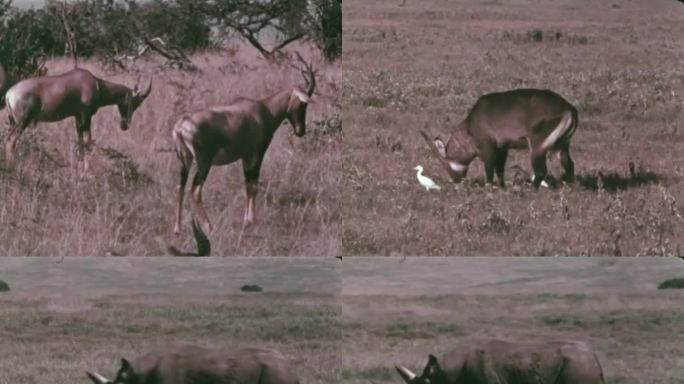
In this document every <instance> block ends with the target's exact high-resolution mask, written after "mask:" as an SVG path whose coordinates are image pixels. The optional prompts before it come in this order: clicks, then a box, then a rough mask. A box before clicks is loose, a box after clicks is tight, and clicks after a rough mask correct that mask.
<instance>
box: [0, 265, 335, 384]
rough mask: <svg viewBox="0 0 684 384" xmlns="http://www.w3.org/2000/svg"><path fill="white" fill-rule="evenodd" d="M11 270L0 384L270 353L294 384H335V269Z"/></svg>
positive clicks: (0, 334) (3, 299)
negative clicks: (204, 350) (163, 360)
mask: <svg viewBox="0 0 684 384" xmlns="http://www.w3.org/2000/svg"><path fill="white" fill-rule="evenodd" d="M22 259H23V260H19V261H11V262H10V261H7V262H3V263H2V266H0V279H2V280H3V281H5V282H7V283H8V284H9V286H10V288H11V291H10V292H0V318H2V321H1V322H0V357H1V358H0V383H14V384H32V383H42V382H49V383H55V384H71V383H86V382H89V380H88V378H87V377H86V376H85V371H86V370H95V371H98V372H99V373H101V374H103V375H105V376H107V377H110V378H111V377H113V376H114V374H115V373H116V370H117V369H118V368H119V364H120V363H119V362H120V358H121V357H126V358H135V357H137V356H139V355H141V354H143V353H144V352H146V351H148V350H150V349H154V348H157V347H163V346H164V345H168V344H172V343H178V342H185V343H192V344H198V345H202V346H208V347H264V348H274V349H277V350H279V351H280V352H282V353H283V354H284V355H285V356H286V357H287V358H288V359H289V360H290V361H291V362H292V364H293V366H294V368H295V370H296V372H297V373H298V374H299V376H300V378H301V380H302V383H322V384H326V383H327V384H334V383H340V382H341V380H340V377H339V369H338V367H339V350H338V349H339V341H340V339H341V331H340V328H339V326H338V324H339V321H340V316H341V308H340V306H339V304H338V303H337V295H338V293H339V289H340V281H339V277H338V276H339V273H338V272H337V271H336V268H337V266H336V265H335V264H336V263H337V261H335V260H334V259H333V260H329V259H327V260H326V261H323V260H321V261H318V262H317V261H315V260H311V259H308V260H302V259H298V258H292V259H283V258H278V260H272V259H270V258H259V259H250V260H247V259H244V258H234V259H233V258H231V259H229V260H226V259H219V258H212V259H205V260H202V261H198V260H187V259H177V258H176V259H173V260H169V259H168V258H136V259H130V258H128V259H121V258H109V259H107V260H105V259H103V258H96V259H92V258H90V259H85V258H79V257H75V258H66V259H65V260H64V262H63V263H61V264H57V263H54V262H52V259H47V258H40V260H43V262H42V263H41V262H40V261H37V260H36V259H35V258H33V259H26V258H22ZM222 260H225V261H222ZM274 274H278V275H280V274H283V275H284V276H286V277H284V278H283V277H281V278H279V279H273V275H274ZM227 276H230V278H229V279H228V278H227ZM304 282H307V283H308V284H305V283H304ZM243 284H256V285H259V286H260V287H262V288H263V292H261V293H243V292H241V290H240V287H241V286H242V285H243ZM54 287H59V289H55V288H54Z"/></svg>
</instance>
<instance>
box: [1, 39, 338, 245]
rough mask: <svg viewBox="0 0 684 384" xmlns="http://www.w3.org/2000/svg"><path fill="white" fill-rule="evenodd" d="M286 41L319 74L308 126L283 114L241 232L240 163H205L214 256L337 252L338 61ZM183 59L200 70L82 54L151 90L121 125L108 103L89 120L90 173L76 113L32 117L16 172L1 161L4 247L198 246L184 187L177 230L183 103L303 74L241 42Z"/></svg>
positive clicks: (107, 72) (63, 64) (272, 85)
mask: <svg viewBox="0 0 684 384" xmlns="http://www.w3.org/2000/svg"><path fill="white" fill-rule="evenodd" d="M292 49H296V50H297V51H300V52H301V53H302V54H303V56H304V58H305V59H306V60H307V61H310V62H312V63H313V65H314V67H315V69H316V70H317V71H318V74H317V89H316V94H315V96H314V100H315V103H314V104H312V105H311V106H310V107H309V108H308V111H307V122H308V123H307V134H306V135H305V136H304V137H303V138H301V139H299V138H296V137H295V136H294V135H293V133H292V127H291V126H290V125H289V123H287V122H285V123H284V124H283V125H282V126H281V127H280V129H279V130H278V131H277V132H276V135H275V137H274V139H273V142H272V143H271V146H270V148H269V150H268V152H267V153H266V157H265V159H264V163H263V167H262V171H261V183H260V187H261V189H260V191H259V195H258V197H257V201H256V218H257V223H256V224H255V225H254V226H251V227H248V228H247V229H245V230H244V231H243V229H242V219H243V213H244V209H245V204H246V197H245V187H244V181H243V180H244V177H243V172H242V166H241V165H240V163H239V162H238V163H234V164H231V165H229V166H222V167H214V168H212V170H211V171H210V173H209V177H208V180H207V183H206V184H205V189H204V193H203V202H204V206H205V208H206V210H207V213H208V215H209V217H210V219H211V220H212V224H213V225H214V230H213V231H212V232H210V233H208V236H209V239H210V240H211V245H212V254H213V255H236V254H239V255H246V256H250V255H264V254H267V255H333V254H339V253H341V242H340V238H341V236H340V221H341V218H340V213H339V201H338V193H337V192H338V190H339V185H340V170H339V167H338V164H339V162H340V156H341V155H340V151H341V106H340V102H341V100H340V97H341V92H340V91H339V84H340V82H341V74H342V72H341V66H340V63H339V61H338V62H337V63H328V62H326V61H325V60H323V59H322V58H321V57H320V54H319V53H318V51H317V50H314V49H311V48H309V46H304V45H293V46H292ZM191 60H192V61H193V62H194V64H196V65H197V66H198V67H199V68H200V72H182V71H177V70H172V69H161V68H160V64H162V63H163V61H160V60H159V59H158V58H157V57H154V56H151V57H147V58H143V59H139V60H138V61H137V62H136V63H134V64H133V65H132V66H131V67H130V69H128V70H126V71H121V70H117V71H114V70H111V69H106V68H104V67H103V65H102V64H101V62H99V61H97V60H94V59H93V60H82V61H80V62H79V66H80V67H83V68H86V69H88V70H90V71H92V72H93V73H94V74H95V75H96V76H100V77H102V78H105V79H108V80H111V81H114V82H119V83H122V84H125V85H127V86H129V87H131V88H132V87H133V86H134V85H135V84H136V81H137V79H138V78H140V81H141V82H142V83H144V82H146V81H147V79H149V77H150V76H153V79H154V83H153V89H152V94H151V95H150V96H149V98H148V99H147V100H146V101H145V102H144V103H143V104H142V106H141V107H140V108H139V109H138V110H137V111H136V113H135V115H134V116H133V120H132V124H131V127H130V129H129V130H128V131H126V132H122V131H121V130H120V129H119V114H118V111H117V110H116V107H108V108H105V109H102V110H100V111H99V112H98V114H97V115H96V116H95V117H94V119H93V126H92V132H93V139H94V141H95V145H96V147H95V149H94V151H93V154H92V156H91V172H90V173H89V174H88V175H87V176H86V177H82V174H81V171H80V170H79V167H78V162H77V159H76V129H75V124H74V121H73V119H68V120H64V121H62V122H59V123H39V124H38V125H37V126H36V127H35V128H31V127H29V128H28V129H27V130H26V131H25V132H24V134H23V135H22V137H21V138H20V140H19V144H18V147H17V154H18V161H17V162H16V163H17V164H16V165H15V166H13V168H12V169H9V168H8V167H6V166H5V164H0V196H2V204H0V254H9V255H105V254H109V255H159V254H165V253H166V247H167V245H169V244H174V245H176V246H179V247H180V248H182V249H185V250H193V249H194V247H195V245H194V242H193V239H192V234H191V230H190V201H189V199H188V198H187V194H186V201H185V203H186V204H185V215H184V219H185V221H184V223H183V224H184V227H183V232H181V234H180V236H178V237H176V236H174V235H173V217H174V209H175V208H174V207H175V199H176V185H177V184H178V179H179V163H178V161H177V159H176V155H175V153H174V151H173V145H172V140H171V128H172V126H173V124H174V123H175V122H176V121H177V120H178V119H179V118H180V116H181V115H182V114H184V113H186V112H192V111H195V110H199V109H202V108H208V107H212V106H221V105H226V104H228V103H229V102H230V101H231V100H232V99H235V98H237V97H239V96H243V97H250V98H253V99H259V98H263V97H266V96H269V95H271V94H272V93H275V92H278V91H280V90H281V89H283V88H285V87H292V86H294V85H303V79H302V76H301V74H300V73H299V71H298V70H297V69H296V68H292V67H291V66H289V65H288V62H280V63H271V62H269V61H266V60H265V59H263V58H262V57H261V56H259V55H258V53H256V51H255V50H254V49H253V48H251V47H248V46H246V45H241V44H234V45H232V46H229V47H227V48H226V49H223V50H220V51H216V52H208V53H197V54H195V55H193V56H191ZM292 63H293V64H295V63H296V61H293V62H292ZM47 68H48V74H57V73H61V72H64V71H67V70H69V69H71V68H72V64H71V61H69V60H66V59H53V60H50V61H49V62H48V64H47ZM6 120H7V119H6V111H2V112H0V121H1V122H0V128H1V129H0V132H2V136H4V134H5V132H6V126H7V123H6ZM193 168H194V167H193ZM193 174H194V170H193V171H191V174H190V177H191V178H192V176H193ZM189 184H190V183H189Z"/></svg>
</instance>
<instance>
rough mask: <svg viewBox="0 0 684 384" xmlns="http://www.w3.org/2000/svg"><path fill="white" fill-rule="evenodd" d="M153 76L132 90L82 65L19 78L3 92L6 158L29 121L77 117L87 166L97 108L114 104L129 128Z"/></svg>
mask: <svg viewBox="0 0 684 384" xmlns="http://www.w3.org/2000/svg"><path fill="white" fill-rule="evenodd" d="M151 90H152V79H150V82H149V83H148V85H147V87H145V89H144V90H142V91H141V90H140V89H139V88H138V86H137V85H136V86H135V88H134V89H133V90H131V89H130V88H128V87H126V86H124V85H121V84H116V83H112V82H110V81H107V80H103V79H100V78H97V77H95V76H94V75H93V74H92V73H90V72H88V71H87V70H85V69H80V68H77V69H73V70H71V71H69V72H66V73H63V74H61V75H55V76H41V77H33V78H29V79H26V80H23V81H20V82H18V83H17V84H15V85H14V86H12V87H11V88H10V89H9V90H8V91H7V94H6V95H5V99H6V102H7V108H8V110H9V118H10V132H9V134H8V136H7V138H6V140H5V159H6V161H7V163H11V162H12V159H13V151H14V146H15V145H16V142H17V139H18V137H19V135H20V134H21V133H22V132H23V130H24V129H25V128H26V127H27V126H28V125H29V124H34V125H35V124H37V123H38V122H55V121H61V120H64V119H66V118H68V117H72V116H73V117H74V118H75V119H76V132H77V133H78V148H79V150H78V153H79V160H80V161H82V162H84V170H87V169H88V161H87V158H85V160H84V157H85V156H84V150H87V149H88V148H89V146H90V142H91V134H90V123H91V120H92V117H93V115H95V113H96V112H97V111H98V109H100V108H102V107H105V106H108V105H116V106H117V107H118V108H119V113H120V114H121V123H120V127H121V130H122V131H125V130H127V129H128V126H129V123H130V120H131V117H132V116H133V112H135V110H136V109H137V108H138V107H139V106H140V104H142V102H143V101H144V100H145V98H147V96H149V95H150V91H151Z"/></svg>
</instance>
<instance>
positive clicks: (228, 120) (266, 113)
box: [172, 57, 316, 234]
mask: <svg viewBox="0 0 684 384" xmlns="http://www.w3.org/2000/svg"><path fill="white" fill-rule="evenodd" d="M300 60H301V61H302V62H303V59H301V57H300ZM304 65H305V70H302V75H303V76H304V80H305V82H306V85H305V88H301V87H299V86H295V87H288V88H286V89H284V90H281V91H279V92H277V93H275V94H272V95H271V96H268V97H266V98H263V99H260V100H252V99H248V98H245V97H240V98H237V99H236V100H235V101H234V102H233V103H232V104H230V105H227V106H222V107H213V108H209V109H205V110H201V111H197V112H194V113H190V114H186V115H184V116H182V117H181V118H180V119H179V120H178V121H177V122H176V124H175V125H174V127H173V131H172V137H173V141H174V144H175V150H176V155H177V156H178V159H179V160H180V182H179V183H178V187H177V189H178V205H177V210H176V223H175V227H174V233H176V234H178V233H179V232H180V226H181V216H182V209H183V198H184V195H185V186H186V183H187V180H188V173H189V171H190V167H191V166H192V164H193V162H196V163H197V170H196V172H195V176H194V178H193V180H192V186H191V199H192V209H193V214H194V216H195V217H197V219H198V221H199V222H200V227H203V228H205V230H211V228H212V226H211V223H210V222H209V218H208V217H207V214H206V212H205V210H204V207H203V206H202V186H203V185H204V182H205V181H206V179H207V175H208V174H209V169H211V167H212V166H213V165H217V166H220V165H227V164H231V163H233V162H235V161H237V160H242V170H243V174H244V177H245V187H246V195H247V205H246V209H245V215H244V219H243V226H247V225H250V224H252V223H253V222H254V216H255V214H254V200H255V198H256V195H257V188H258V183H259V172H260V170H261V164H262V162H263V160H264V155H265V154H266V150H267V149H268V146H269V144H270V143H271V139H273V135H274V133H275V131H276V129H278V127H279V126H280V125H281V123H282V122H283V120H285V119H287V120H288V121H289V122H290V124H291V125H292V127H293V130H294V134H295V136H297V137H302V136H304V134H305V132H306V108H307V106H308V104H309V103H310V102H311V97H312V96H313V92H314V89H315V87H316V76H315V71H314V70H313V68H312V66H311V65H309V64H306V63H304Z"/></svg>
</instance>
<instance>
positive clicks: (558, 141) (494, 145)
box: [420, 89, 578, 189]
mask: <svg viewBox="0 0 684 384" xmlns="http://www.w3.org/2000/svg"><path fill="white" fill-rule="evenodd" d="M577 124H578V116H577V109H576V108H575V107H574V106H573V105H572V104H570V103H569V102H568V101H566V100H565V99H564V98H563V97H561V96H560V95H558V94H557V93H555V92H552V91H550V90H542V89H515V90H511V91H506V92H497V93H489V94H486V95H483V96H481V97H480V98H478V99H477V102H476V103H475V105H474V106H473V108H472V109H471V110H470V112H469V113H468V115H467V117H466V118H465V119H464V120H463V121H462V122H461V123H460V124H459V125H458V126H457V127H456V128H455V129H454V131H453V132H452V134H451V137H450V138H449V139H448V141H447V143H446V145H445V144H444V142H443V141H442V140H441V139H440V138H439V137H436V138H435V139H434V140H432V141H431V140H430V138H429V137H428V134H427V133H426V132H424V131H422V130H421V131H420V133H421V135H422V136H423V137H424V138H425V140H426V141H427V142H428V145H429V146H430V149H431V150H432V152H433V153H434V154H435V156H436V157H437V159H438V160H439V161H440V163H442V165H443V166H444V167H445V169H446V170H447V172H448V173H449V176H450V177H451V179H452V181H454V182H460V181H461V180H462V179H463V178H465V176H466V174H467V172H468V166H469V165H470V163H471V162H472V161H473V159H474V158H475V157H479V158H480V159H482V161H483V162H484V167H485V178H486V182H487V183H493V182H494V173H495V172H496V176H497V178H498V181H499V183H498V184H499V186H501V187H504V167H505V165H506V158H507V156H508V150H509V149H523V148H525V147H527V148H528V149H529V151H530V158H531V161H532V168H533V170H534V176H533V179H532V183H533V185H534V188H535V189H538V188H539V185H540V184H541V183H542V181H543V180H544V178H545V177H546V174H547V171H546V155H547V153H548V152H550V151H551V152H557V153H559V154H560V163H561V166H562V167H563V169H564V175H563V179H564V180H565V181H567V182H572V181H573V180H574V177H575V165H574V163H573V161H572V158H571V157H570V139H571V138H572V135H573V134H574V133H575V129H576V128H577Z"/></svg>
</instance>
